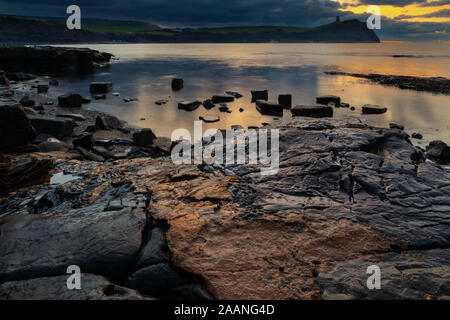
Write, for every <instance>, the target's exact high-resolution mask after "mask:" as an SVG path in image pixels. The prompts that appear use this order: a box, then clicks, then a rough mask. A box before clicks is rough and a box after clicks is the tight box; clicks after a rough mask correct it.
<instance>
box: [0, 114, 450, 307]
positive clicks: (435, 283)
mask: <svg viewBox="0 0 450 320" xmlns="http://www.w3.org/2000/svg"><path fill="white" fill-rule="evenodd" d="M270 127H272V128H278V129H279V130H280V169H279V171H278V173H277V174H275V175H271V176H262V175H260V168H258V166H250V165H236V166H227V167H223V166H219V165H217V166H212V167H211V166H206V165H204V166H194V165H183V166H174V165H173V164H172V163H171V162H167V161H157V160H152V159H148V158H140V159H132V160H130V159H128V160H118V161H115V162H108V163H93V162H87V161H83V162H80V161H77V160H67V161H65V162H59V163H60V164H59V165H58V166H57V167H56V168H57V169H60V170H61V169H64V172H65V173H68V174H69V173H70V174H73V175H79V176H81V179H80V180H78V181H75V182H70V183H66V184H63V185H60V186H56V187H55V186H53V187H51V186H49V185H41V186H35V187H32V188H29V189H27V190H26V191H22V192H18V193H17V194H15V195H12V196H10V197H9V198H8V202H7V203H8V210H9V211H10V212H11V211H12V214H10V215H8V216H7V217H6V218H3V220H2V221H1V222H0V282H3V284H2V285H0V298H6V299H9V298H16V297H21V296H24V295H25V296H26V295H27V294H30V292H37V291H35V290H37V289H33V288H35V287H33V286H32V285H28V283H30V281H34V280H36V279H39V278H44V277H52V278H56V277H59V276H64V275H65V271H66V270H65V268H66V267H67V266H68V265H72V264H78V265H80V267H81V270H82V272H83V273H88V274H94V275H97V276H102V277H105V278H106V280H105V281H108V282H110V283H112V284H113V285H114V286H118V287H120V288H122V287H123V288H128V289H123V290H125V291H126V290H135V291H129V292H130V293H129V294H130V295H131V296H132V297H136V296H137V295H141V296H142V297H145V298H150V297H155V296H156V297H177V298H180V297H181V298H186V297H189V298H196V299H208V298H212V297H213V298H218V299H391V298H393V299H411V298H413V299H448V298H449V296H450V286H449V283H450V277H449V269H450V259H449V258H448V257H449V254H450V253H449V241H450V228H449V224H450V216H449V212H450V171H449V168H448V167H445V166H441V165H438V164H435V163H432V162H429V161H424V157H423V153H422V152H421V151H420V150H419V149H417V148H415V147H414V146H413V145H412V144H411V142H410V141H409V138H408V136H407V135H406V134H404V133H403V132H401V131H399V130H391V129H382V128H374V127H370V126H367V125H365V124H363V123H361V122H360V121H359V120H357V119H354V120H347V121H339V120H334V119H308V118H303V117H297V118H294V119H292V120H288V121H277V122H274V123H273V124H272V125H271V126H270ZM270 127H269V128H270ZM24 192H26V194H24ZM43 194H44V195H45V196H43ZM26 199H31V203H28V204H26V205H24V204H23V203H24V202H25V201H26ZM45 199H46V200H45ZM3 206H4V204H2V205H1V208H4V207H3ZM30 213H34V214H30ZM370 265H378V266H379V267H380V268H381V289H380V290H376V291H371V290H369V289H368V288H367V287H366V286H365V283H366V280H367V278H368V277H369V275H367V274H366V270H367V267H369V266H370ZM30 279H33V280H30ZM36 281H37V280H36ZM58 285H60V284H59V282H58ZM99 287H102V285H99ZM11 288H19V289H17V290H16V289H15V291H14V292H16V293H15V294H16V295H13V294H12V293H11V292H12V289H11ZM33 290H34V291H33ZM40 290H41V291H38V292H39V295H42V296H43V297H48V296H52V295H53V294H54V293H53V292H56V291H55V290H56V289H54V288H51V286H50V287H48V288H41V289H40ZM94 291H96V290H94ZM127 292H128V291H127ZM127 294H128V293H127ZM127 294H124V295H125V296H126V295H127ZM62 296H63V297H64V295H62ZM83 297H86V298H91V297H92V298H93V299H97V298H98V299H101V298H102V296H101V294H98V295H97V294H94V296H89V295H84V296H83Z"/></svg>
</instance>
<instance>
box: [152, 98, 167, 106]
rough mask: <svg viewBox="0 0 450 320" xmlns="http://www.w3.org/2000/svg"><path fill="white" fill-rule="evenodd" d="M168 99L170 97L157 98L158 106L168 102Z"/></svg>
mask: <svg viewBox="0 0 450 320" xmlns="http://www.w3.org/2000/svg"><path fill="white" fill-rule="evenodd" d="M168 101H169V100H168V99H160V100H156V101H155V104H156V105H158V106H162V105H164V104H167V102H168Z"/></svg>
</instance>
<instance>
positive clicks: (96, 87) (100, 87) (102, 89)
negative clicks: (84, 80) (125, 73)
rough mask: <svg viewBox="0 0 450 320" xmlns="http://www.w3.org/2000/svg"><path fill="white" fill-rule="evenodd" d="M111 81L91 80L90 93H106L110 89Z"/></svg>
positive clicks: (111, 86)
mask: <svg viewBox="0 0 450 320" xmlns="http://www.w3.org/2000/svg"><path fill="white" fill-rule="evenodd" d="M112 88H113V85H112V83H111V82H93V83H91V86H90V88H89V91H90V92H91V93H108V92H110V91H111V90H112Z"/></svg>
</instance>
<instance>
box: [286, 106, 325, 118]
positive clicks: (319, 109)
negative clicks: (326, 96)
mask: <svg viewBox="0 0 450 320" xmlns="http://www.w3.org/2000/svg"><path fill="white" fill-rule="evenodd" d="M291 112H292V116H294V117H310V118H332V117H333V108H332V107H328V106H295V107H294V108H292V110H291Z"/></svg>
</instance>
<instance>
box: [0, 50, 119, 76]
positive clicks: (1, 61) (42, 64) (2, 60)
mask: <svg viewBox="0 0 450 320" xmlns="http://www.w3.org/2000/svg"><path fill="white" fill-rule="evenodd" d="M111 57H112V55H111V54H109V53H105V52H99V51H96V50H91V49H83V48H64V47H49V46H27V47H25V46H23V47H0V69H3V70H5V71H8V72H17V71H25V72H33V73H39V72H45V73H48V72H49V71H50V72H61V71H65V72H77V73H91V72H93V71H95V70H96V69H98V68H100V67H102V66H105V65H108V64H109V61H110V59H111ZM8 78H9V79H10V80H19V81H21V80H28V79H24V78H23V77H22V78H21V77H14V76H9V75H8Z"/></svg>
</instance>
